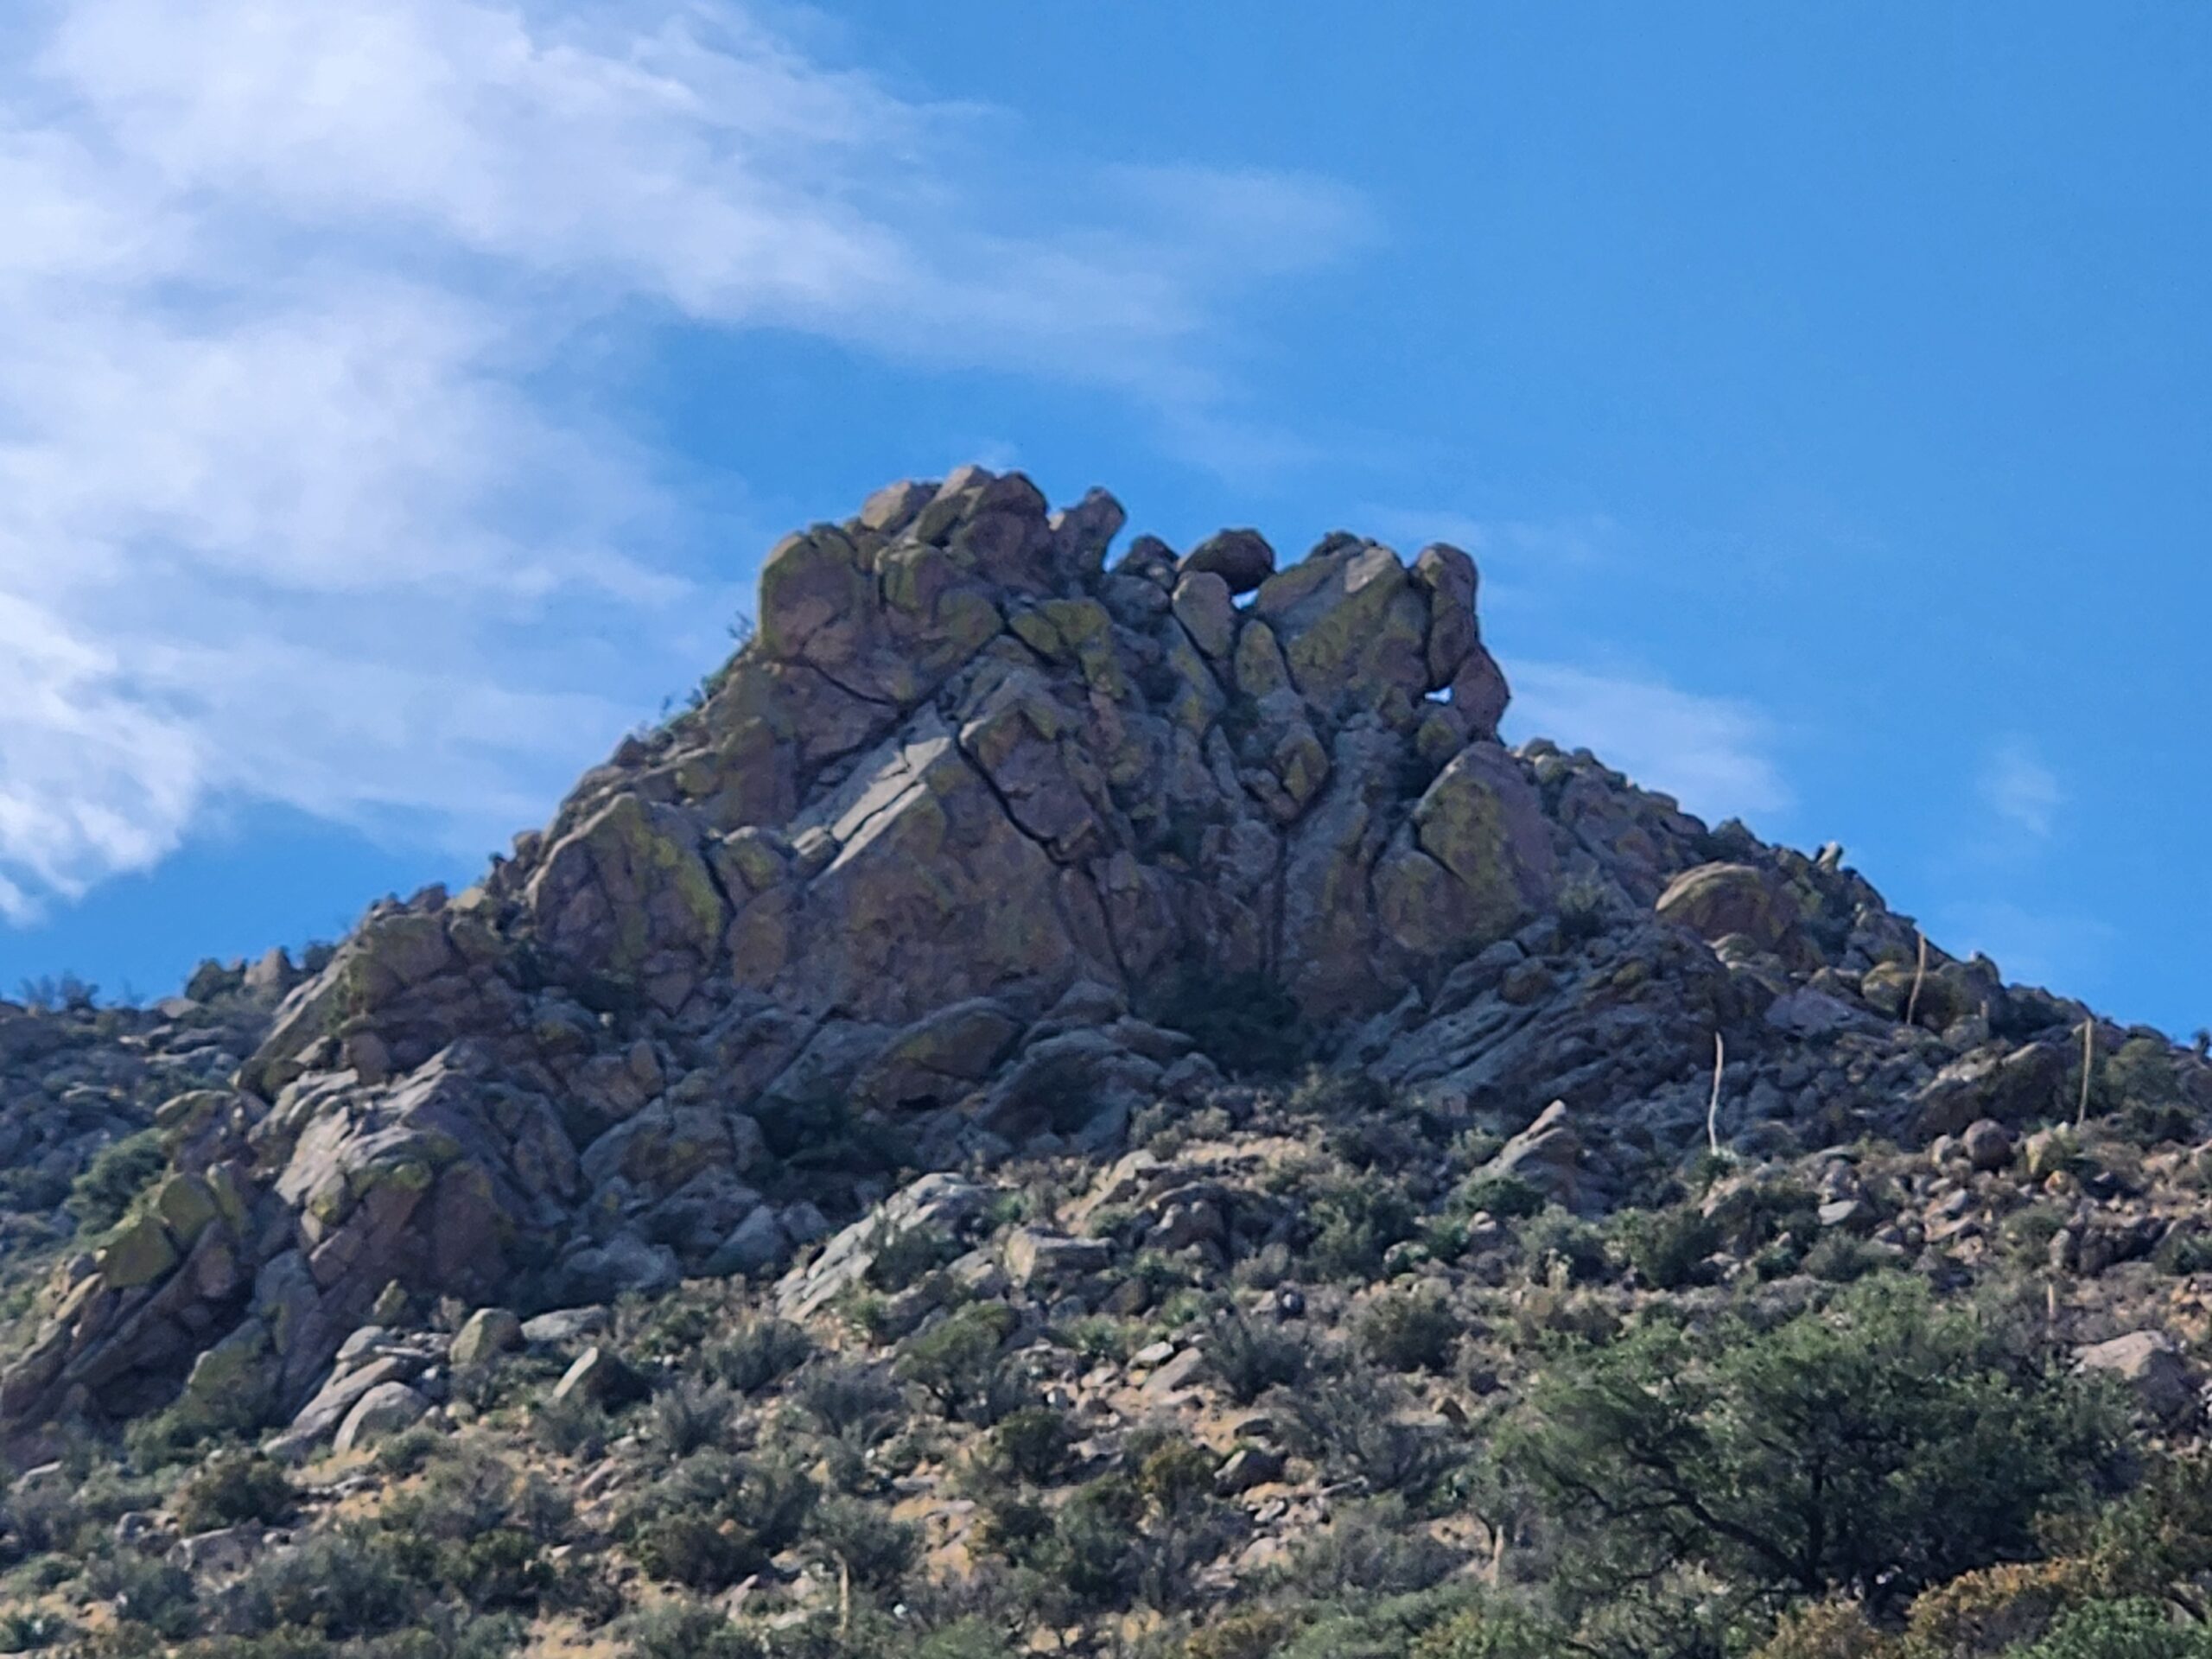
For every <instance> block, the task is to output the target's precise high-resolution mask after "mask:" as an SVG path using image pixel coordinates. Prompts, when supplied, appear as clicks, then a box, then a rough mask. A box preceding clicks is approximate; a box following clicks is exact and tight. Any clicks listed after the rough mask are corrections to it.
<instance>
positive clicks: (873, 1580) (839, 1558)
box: [814, 1497, 922, 1592]
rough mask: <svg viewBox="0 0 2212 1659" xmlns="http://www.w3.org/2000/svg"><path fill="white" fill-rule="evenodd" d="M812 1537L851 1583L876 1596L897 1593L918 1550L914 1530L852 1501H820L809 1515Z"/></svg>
mask: <svg viewBox="0 0 2212 1659" xmlns="http://www.w3.org/2000/svg"><path fill="white" fill-rule="evenodd" d="M814 1534H815V1536H816V1538H817V1540H818V1541H820V1543H821V1545H822V1547H823V1549H824V1550H826V1551H827V1552H828V1553H829V1557H830V1559H831V1560H835V1561H836V1562H837V1563H838V1565H839V1566H840V1567H843V1568H845V1569H847V1570H848V1571H849V1572H850V1573H852V1575H853V1581H854V1582H855V1584H858V1585H861V1586H865V1587H866V1588H868V1589H869V1590H873V1591H877V1592H884V1591H889V1590H893V1589H896V1588H897V1587H898V1586H899V1583H900V1581H901V1580H904V1579H905V1578H906V1574H907V1573H911V1572H912V1571H913V1567H914V1562H915V1560H916V1559H917V1558H918V1556H919V1555H920V1554H921V1550H922V1535H921V1532H920V1529H918V1528H915V1527H912V1526H909V1525H908V1524H907V1523H906V1522H904V1521H894V1520H893V1519H892V1517H891V1516H890V1515H889V1514H888V1513H887V1512H886V1511H885V1510H882V1509H880V1508H879V1507H877V1506H876V1505H875V1504H873V1503H861V1501H859V1500H858V1499H856V1498H849V1497H836V1498H830V1499H829V1500H827V1501H826V1502H824V1503H822V1504H821V1505H820V1506H819V1507H818V1508H817V1510H815V1512H814Z"/></svg>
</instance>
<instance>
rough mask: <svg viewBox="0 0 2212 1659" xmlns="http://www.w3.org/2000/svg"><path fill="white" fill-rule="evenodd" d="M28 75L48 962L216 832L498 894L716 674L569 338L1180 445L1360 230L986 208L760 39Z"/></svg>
mask: <svg viewBox="0 0 2212 1659" xmlns="http://www.w3.org/2000/svg"><path fill="white" fill-rule="evenodd" d="M0 46H3V47H4V48H6V50H5V56H4V58H0V63H4V64H5V65H7V66H9V67H5V68H0V204H5V205H4V207H0V681H4V683H7V684H8V685H9V686H10V690H11V692H12V694H13V695H11V696H10V697H9V698H7V699H5V700H4V701H0V915H4V916H7V917H10V918H16V919H18V920H21V919H25V918H29V917H31V916H34V915H35V914H36V913H37V912H38V911H39V910H40V909H41V907H42V906H46V905H48V904H49V903H51V902H52V901H54V899H67V898H68V897H70V896H73V895H75V894H78V893H82V892H83V891H85V890H86V888H87V887H89V886H91V885H92V884H93V883H95V882H98V881H99V880H102V879H103V878H105V877H106V876H109V875H111V874H117V873H118V872H122V871H126V870H133V869H139V868H145V867H147V866H148V865H149V864H151V863H153V862H156V861H158V860H159V859H160V858H162V856H163V855H165V854H166V853H167V852H168V851H169V850H171V849H174V848H175V846H176V845H177V844H178V843H179V842H181V840H182V839H183V838H184V837H185V836H188V834H189V833H190V832H191V830H192V829H193V828H194V825H195V823H199V822H200V820H201V819H202V818H203V817H204V816H205V815H206V814H207V812H209V811H210V810H213V808H215V807H216V806H218V805H219V804H223V803H225V802H226V801H236V800H263V801H272V802H277V803H281V804H285V805H288V806H291V807H296V808H299V809H302V810H306V811H308V812H310V813H314V814H316V815H318V816H321V817H326V818H330V819H334V820H337V821H340V822H345V823H353V824H357V825H359V826H362V827H364V828H367V829H391V830H394V831H395V832H397V833H404V834H406V835H408V836H416V837H425V838H429V839H434V840H436V841H438V842H442V843H444V844H448V845H452V846H456V847H469V848H480V847H482V846H484V845H486V844H489V842H492V841H493V839H495V838H496V837H497V836H498V835H499V833H501V832H502V831H503V830H504V829H507V828H511V827H512V826H513V825H514V824H515V823H519V822H523V821H525V820H527V819H528V818H530V817H534V816H537V814H538V813H540V812H542V810H543V805H544V804H545V803H546V802H547V801H548V800H549V799H550V798H551V796H552V794H553V793H554V792H555V791H556V790H557V788H558V787H559V786H560V785H561V784H562V783H563V781H565V779H567V778H568V776H569V774H570V773H571V772H573V771H574V769H575V764H576V763H577V761H578V760H579V759H580V758H582V757H583V756H584V755H586V754H588V753H589V751H590V750H591V748H592V747H594V746H595V745H603V744H604V743H606V742H607V741H611V740H612V739H613V736H614V735H615V734H617V733H619V731H620V729H621V728H622V727H623V726H624V725H625V724H626V723H627V722H628V721H630V720H631V719H632V718H633V717H634V715H636V713H637V712H638V711H639V710H640V709H644V708H648V707H650V706H652V701H653V699H654V697H655V696H657V695H658V692H659V691H661V690H665V689H667V683H668V680H669V678H670V677H671V667H672V666H673V665H674V664H679V663H682V664H693V665H696V664H699V663H700V662H702V661H703V660H704V658H706V656H707V655H709V653H710V652H712V650H713V649H714V646H715V643H716V641H717V639H718V638H719V630H718V626H710V625H709V623H708V622H705V621H702V618H707V617H712V616H714V615H715V614H718V613H719V609H718V604H717V602H716V601H719V599H720V598H721V597H723V596H722V595H719V594H709V593H707V592H705V591H703V590H702V578H701V577H700V575H699V574H698V571H697V566H696V561H695V560H694V558H693V557H691V556H690V553H689V550H688V546H687V531H688V530H690V529H691V528H692V526H691V525H690V524H689V523H688V521H687V507H686V504H685V502H684V501H683V499H682V498H681V496H680V495H679V494H677V493H673V492H671V489H670V488H669V487H668V486H666V485H665V484H664V481H663V480H662V478H661V477H660V475H659V474H658V471H657V466H656V460H655V457H654V456H653V454H652V453H651V452H650V451H649V450H647V449H645V448H642V447H641V446H640V445H639V443H637V442H634V441H633V440H632V437H631V436H630V435H626V434H625V433H623V432H621V431H620V430H615V429H610V428H608V427H607V426H606V425H605V424H603V423H600V422H598V421H595V420H594V419H593V418H592V417H591V416H588V415H587V414H581V413H579V412H578V411H579V410H588V409H590V408H592V407H594V399H593V397H591V395H590V393H591V390H592V387H593V385H594V374H595V373H597V372H600V371H597V370H595V369H594V362H595V361H596V360H597V359H595V358H594V354H593V353H592V352H590V351H589V350H587V349H585V348H584V347H583V346H582V345H580V344H579V342H580V341H582V340H586V339H588V337H589V331H593V330H614V331H620V330H623V329H642V328H645V327H663V326H666V325H667V324H669V323H671V322H673V323H677V324H681V325H688V326H695V327H709V328H721V329H740V328H778V329H785V330H794V331H798V332H801V333H804V334H807V335H810V336H811V337H815V338H819V339H823V340H831V341H835V342H837V343H839V344H841V345H843V346H849V347H850V348H852V349H855V350H856V351H861V352H865V353H871V354H875V355H878V356H880V357H883V358H886V359H893V360H897V361H899V362H905V363H912V364H916V365H925V366H929V365H943V366H958V367H985V368H991V369H999V370H1007V371H1014V372H1025V371H1043V370H1047V369H1049V370H1050V372H1052V373H1053V374H1054V375H1056V376H1058V377H1061V378H1070V377H1072V378H1077V379H1079V380H1082V381H1084V382H1086V383H1088V384H1090V385H1094V386H1097V387H1100V388H1103V389H1106V390H1109V391H1117V392H1121V393H1124V394H1128V395H1132V396H1141V397H1145V398H1147V399H1151V400H1154V401H1155V402H1156V403H1157V404H1158V405H1159V407H1160V411H1161V412H1163V413H1166V414H1170V415H1174V416H1179V417H1180V418H1184V419H1187V420H1192V421H1197V420H1202V419H1203V418H1204V417H1205V411H1206V410H1207V408H1208V405H1209V400H1211V398H1213V397H1216V396H1217V393H1218V392H1219V391H1220V390H1221V388H1220V385H1219V384H1218V382H1217V377H1216V373H1215V372H1214V370H1213V369H1212V368H1211V366H1210V363H1209V353H1208V351H1207V350H1206V349H1205V348H1206V346H1207V344H1208V342H1209V341H1210V340H1211V339H1212V338H1213V336H1214V335H1215V334H1217V331H1218V328H1219V326H1220V322H1221V319H1222V317H1223V315H1224V307H1225V302H1227V300H1228V299H1229V298H1230V297H1231V296H1233V295H1234V294H1235V293H1236V291H1238V290H1239V289H1240V288H1241V287H1242V286H1243V285H1244V284H1247V283H1251V282H1253V281H1255V280H1266V279H1269V278H1273V277H1281V276H1284V275H1287V274H1289V273H1292V272H1294V271H1296V270H1299V269H1300V268H1301V267H1302V266H1304V265H1306V264H1309V263H1311V262H1312V261H1313V259H1314V258H1316V257H1323V256H1324V255H1325V252H1326V251H1329V250H1331V249H1333V248H1340V247H1342V246H1344V245H1347V244H1348V243H1349V242H1351V240H1353V239H1355V238H1357V237H1358V236H1359V235H1360V234H1361V232H1362V228H1363V220H1362V216H1361V213H1360V210H1359V207H1358V206H1357V203H1356V202H1355V201H1353V200H1351V199H1349V198H1347V197H1346V196H1345V195H1344V194H1342V193H1341V192H1339V191H1338V190H1336V189H1334V188H1332V187H1330V186H1328V185H1326V184H1325V183H1323V182H1320V181H1313V180H1309V179H1303V178H1298V177H1291V176H1284V175H1272V174H1262V173H1246V172H1224V171H1213V170H1209V169H1205V168H1195V167H1194V168H1166V169H1159V168H1154V169H1136V168H1124V167H1110V166H1103V165H1090V166H1086V165H1084V164H1083V163H1081V162H1061V163H1054V162H1051V161H1049V160H1046V159H1042V158H1039V159H1033V160H1031V161H1029V162H1025V164H1024V165H1025V166H1026V167H1027V169H1028V170H1027V172H1021V173H1009V172H1007V171H1006V170H1005V169H1004V168H994V167H993V166H991V165H988V164H987V162H986V160H985V157H984V156H983V155H982V150H981V148H980V147H979V146H978V145H977V144H976V143H975V142H974V139H975V137H976V134H977V133H978V132H980V131H982V130H984V129H987V128H988V127H990V126H991V125H992V124H994V123H998V122H1002V121H1004V120H1005V119H1006V118H1004V117H1003V116H1001V115H1000V114H998V113H996V112H994V111H984V110H977V109H975V108H972V107H968V106H959V105H948V104H943V103H931V102H929V101H926V100H924V99H917V98H915V97H913V96H912V95H910V94H908V93H906V92H900V91H898V90H894V89H893V88H892V87H890V86H887V85H885V84H883V83H882V82H880V81H879V80H877V79H874V78H873V77H871V76H869V75H868V74H867V73H865V72H862V71H860V70H856V69H853V68H850V67H840V66H836V65H832V64H828V63H825V62H823V61H819V60H817V58H815V57H813V56H810V55H809V54H807V53H805V52H804V51H803V50H801V49H800V48H798V46H796V45H794V44H793V43H792V42H791V41H790V40H789V39H787V38H786V37H785V36H783V35H779V34H778V33H777V32H776V31H775V30H774V29H772V28H771V27H770V26H769V24H768V23H767V22H765V21H764V20H763V18H762V16H760V14H759V13H757V12H756V11H754V10H750V9H748V8H747V7H744V6H741V5H734V4H705V5H702V4H677V3H653V4H647V3H628V0H613V3H607V0H601V3H594V4H589V5H587V4H583V3H581V0H577V3H557V4H556V3H540V4H520V5H516V4H504V5H502V4H488V3H472V0H315V3H313V4H306V5H303V4H300V3H297V0H199V3H195V4H194V5H192V6H189V7H179V6H176V5H174V4H173V3H168V0H66V3H65V0H54V3H37V4H33V5H31V6H30V7H29V8H28V9H27V10H24V11H22V12H21V13H19V14H17V15H16V16H15V17H14V18H13V19H12V20H11V21H10V22H8V23H7V24H5V25H0ZM1015 148H1018V146H1007V145H1005V144H1002V143H1001V144H998V145H995V146H993V150H994V153H1002V152H1005V151H1007V150H1009V149H1015ZM1055 166H1057V167H1058V169H1059V170H1058V174H1054V173H1053V172H1052V170H1051V169H1052V168H1054V167H1055ZM1039 202H1054V203H1061V204H1065V203H1071V202H1072V203H1077V204H1079V211H1077V212H1073V213H1071V212H1070V210H1068V209H1067V208H1066V207H1057V208H1053V209H1050V210H1039V209H1038V208H1037V207H1036V206H1035V204H1037V203H1039ZM548 641H557V642H558V645H559V648H558V649H549V648H548Z"/></svg>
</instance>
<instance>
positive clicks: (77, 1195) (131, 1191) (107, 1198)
mask: <svg viewBox="0 0 2212 1659" xmlns="http://www.w3.org/2000/svg"><path fill="white" fill-rule="evenodd" d="M167 1167H168V1153H167V1152H165V1151H163V1150H162V1137H161V1135H159V1133H157V1132H156V1131H155V1130H153V1129H141V1130H139V1131H138V1133H137V1134H136V1135H126V1136H125V1137H124V1139H122V1140H120V1141H116V1142H115V1143H114V1144H112V1145H111V1146H106V1147H101V1148H100V1150H99V1154H98V1155H96V1156H95V1157H94V1158H93V1160H92V1163H91V1164H90V1165H89V1166H87V1167H86V1170H85V1173H83V1174H81V1175H79V1176H78V1177H77V1179H76V1180H75V1181H73V1182H72V1183H71V1185H70V1187H69V1199H68V1208H69V1213H70V1214H71V1215H73V1216H74V1217H76V1218H77V1227H78V1230H79V1231H80V1232H84V1233H98V1232H105V1230H107V1229H108V1228H110V1227H112V1226H114V1225H115V1224H116V1223H117V1222H118V1221H121V1220H122V1219H123V1217H124V1214H125V1213H126V1212H127V1211H129V1210H130V1206H131V1205H132V1204H133V1203H134V1202H135V1201H136V1200H137V1197H138V1195H139V1194H140V1193H141V1192H144V1191H145V1190H146V1189H147V1188H148V1187H149V1186H150V1185H153V1182H154V1179H155V1178H156V1176H158V1175H159V1174H160V1173H162V1170H164V1169H166V1168H167Z"/></svg>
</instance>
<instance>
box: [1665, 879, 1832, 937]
mask: <svg viewBox="0 0 2212 1659" xmlns="http://www.w3.org/2000/svg"><path fill="white" fill-rule="evenodd" d="M1656 908H1657V910H1658V912H1659V916H1660V918H1661V919H1662V921H1669V922H1672V923H1674V924H1675V925H1676V926H1677V927H1686V928H1688V930H1689V931H1691V932H1693V933H1694V934H1696V935H1697V936H1698V938H1701V939H1703V940H1705V941H1706V942H1707V943H1708V944H1718V943H1719V941H1720V940H1722V939H1725V938H1728V937H1729V936H1730V935H1731V934H1740V935H1741V936H1743V937H1744V938H1747V939H1749V940H1751V942H1752V944H1754V945H1756V946H1757V947H1758V949H1760V950H1781V949H1783V946H1784V945H1785V944H1787V943H1789V941H1790V940H1791V939H1792V938H1795V936H1796V927H1797V920H1798V918H1797V915H1796V909H1795V906H1794V905H1793V904H1792V902H1791V900H1790V899H1789V895H1788V894H1787V893H1784V892H1783V891H1782V890H1781V889H1780V888H1779V887H1777V883H1776V882H1775V880H1774V878H1773V877H1772V876H1771V875H1770V874H1769V873H1767V872H1766V871H1764V870H1761V869H1757V868H1753V867H1752V866H1751V865H1748V864H1701V865H1700V866H1699V867H1698V868H1695V869H1694V870H1685V871H1683V872H1682V874H1680V875H1678V876H1676V877H1675V880H1674V881H1673V882H1672V883H1671V884H1669V887H1668V888H1667V891H1666V892H1665V893H1662V894H1661V895H1660V897H1659V902H1658V905H1657V906H1656Z"/></svg>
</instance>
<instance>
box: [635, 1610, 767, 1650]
mask: <svg viewBox="0 0 2212 1659" xmlns="http://www.w3.org/2000/svg"><path fill="white" fill-rule="evenodd" d="M626 1634H627V1636H628V1638H629V1643H628V1647H627V1649H626V1652H627V1654H628V1655H629V1659H760V1643H758V1642H756V1641H754V1640H753V1638H752V1637H750V1636H747V1635H745V1634H743V1633H742V1632H741V1631H740V1630H738V1628H737V1626H736V1625H734V1624H731V1623H730V1622H729V1619H728V1617H727V1616H726V1615H725V1614H723V1613H722V1612H721V1611H720V1610H718V1609H716V1608H713V1607H709V1606H707V1605H704V1604H702V1603H700V1602H696V1601H684V1600H671V1601H665V1602H663V1603H661V1604H659V1605H657V1606H653V1607H649V1608H647V1609H646V1610H645V1611H643V1612H641V1613H639V1614H638V1615H637V1617H636V1618H632V1619H631V1620H629V1621H628V1629H627V1632H626Z"/></svg>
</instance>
